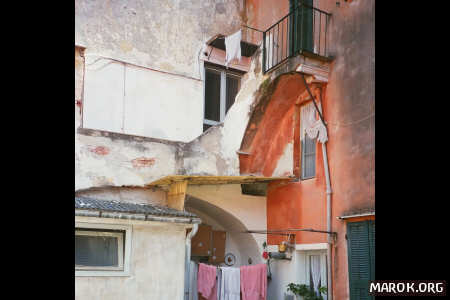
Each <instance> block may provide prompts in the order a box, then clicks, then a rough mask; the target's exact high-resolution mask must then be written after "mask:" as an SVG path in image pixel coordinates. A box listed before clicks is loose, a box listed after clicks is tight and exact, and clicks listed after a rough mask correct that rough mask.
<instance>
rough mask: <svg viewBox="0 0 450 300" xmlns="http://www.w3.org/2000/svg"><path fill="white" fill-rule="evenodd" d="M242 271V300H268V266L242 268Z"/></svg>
mask: <svg viewBox="0 0 450 300" xmlns="http://www.w3.org/2000/svg"><path fill="white" fill-rule="evenodd" d="M240 271H241V292H242V300H266V295H267V266H266V265H265V264H258V265H254V266H242V267H241V270H240Z"/></svg>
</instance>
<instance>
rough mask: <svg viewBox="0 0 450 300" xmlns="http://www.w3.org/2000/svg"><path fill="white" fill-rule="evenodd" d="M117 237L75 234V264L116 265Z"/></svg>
mask: <svg viewBox="0 0 450 300" xmlns="http://www.w3.org/2000/svg"><path fill="white" fill-rule="evenodd" d="M117 247H118V238H117V237H112V236H90V235H76V236H75V265H81V266H93V267H106V266H108V267H111V266H118V249H117Z"/></svg>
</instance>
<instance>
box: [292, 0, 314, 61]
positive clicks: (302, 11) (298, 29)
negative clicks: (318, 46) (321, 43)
mask: <svg viewBox="0 0 450 300" xmlns="http://www.w3.org/2000/svg"><path fill="white" fill-rule="evenodd" d="M300 3H304V4H306V5H301V6H300V7H298V6H299V4H300ZM312 6H313V0H303V1H302V0H289V11H290V12H293V11H294V9H295V8H297V10H296V11H295V12H294V13H293V14H292V15H291V16H290V18H289V23H290V25H289V28H290V31H291V34H290V36H289V41H290V45H291V47H290V54H291V55H294V54H296V53H298V52H299V51H300V50H307V51H310V52H313V47H314V46H313V9H312Z"/></svg>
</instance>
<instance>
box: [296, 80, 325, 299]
mask: <svg viewBox="0 0 450 300" xmlns="http://www.w3.org/2000/svg"><path fill="white" fill-rule="evenodd" d="M300 74H301V76H302V78H303V82H304V84H305V87H306V90H307V91H308V93H309V96H310V97H311V99H312V101H313V103H314V106H315V108H316V110H317V112H318V113H319V117H320V120H322V123H323V125H324V126H325V129H327V124H326V123H325V120H324V119H323V115H322V89H319V99H320V102H319V105H317V104H316V101H315V99H314V96H313V95H312V93H311V90H310V89H309V86H308V84H307V82H306V79H305V75H304V74H303V73H300ZM327 136H328V132H327ZM322 156H323V168H324V171H325V181H326V193H327V231H328V232H331V193H332V190H331V182H330V169H329V167H328V155H327V146H326V142H324V143H322ZM327 243H328V247H327V257H328V263H327V274H328V276H327V277H328V280H327V282H328V285H327V290H328V300H333V282H332V276H331V269H332V268H331V247H332V245H333V238H332V235H331V234H328V239H327Z"/></svg>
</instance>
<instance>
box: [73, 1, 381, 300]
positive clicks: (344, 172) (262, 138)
mask: <svg viewBox="0 0 450 300" xmlns="http://www.w3.org/2000/svg"><path fill="white" fill-rule="evenodd" d="M75 12H76V15H75V21H76V22H75V29H76V31H75V214H76V219H75V223H76V274H75V278H76V279H75V280H76V298H77V299H99V298H102V299H186V297H187V298H188V299H191V298H189V296H190V295H189V292H190V290H189V284H188V283H187V282H188V280H187V279H188V277H189V275H190V269H189V267H188V265H189V264H188V262H189V261H190V260H191V259H201V261H205V260H206V261H208V262H209V263H212V264H225V263H226V261H225V258H226V257H227V258H229V257H233V259H234V261H233V262H232V263H233V265H234V266H241V265H248V264H257V263H268V265H269V270H270V279H269V280H268V296H267V299H271V300H272V299H285V298H286V299H288V298H289V295H290V293H289V292H288V291H287V284H289V283H291V282H292V283H304V284H307V285H308V286H311V287H317V285H318V284H319V286H321V287H326V288H327V293H325V294H323V295H324V297H325V298H327V299H366V298H365V297H367V295H365V294H364V293H365V291H364V288H361V285H362V286H363V285H364V282H365V281H367V280H369V279H371V278H373V277H372V276H373V274H372V273H373V272H374V270H373V261H374V254H373V245H374V237H373V233H374V220H375V209H374V204H375V200H374V197H375V193H374V177H375V175H374V174H375V173H374V157H375V154H374V149H375V145H374V103H375V98H374V97H375V92H374V76H375V74H374V1H359V0H357V1H355V0H354V1H338V2H336V1H326V0H314V1H305V2H299V1H289V0H283V1H276V0H265V1H262V0H207V1H193V0H189V1H179V0H171V1H143V0H134V1H113V2H102V1H86V0H76V1H75ZM238 30H241V31H242V42H241V51H242V58H241V59H240V60H239V61H238V60H234V61H232V62H231V63H230V64H229V65H228V66H226V62H225V59H226V49H225V46H224V37H225V36H228V35H230V34H233V33H234V32H236V31H238ZM322 120H323V121H324V123H321V122H322ZM321 124H322V125H321ZM323 124H325V125H323ZM312 125H316V131H314V128H313V126H312ZM314 134H315V135H314ZM323 135H325V136H326V138H323ZM305 229H306V230H307V231H304V230H305ZM206 236H207V237H208V238H205V237H206ZM211 236H212V238H210V237H211ZM366 236H367V237H366ZM191 239H192V240H191ZM283 242H288V244H287V245H288V247H287V248H288V249H287V250H286V251H285V252H283V253H282V254H283V255H281V256H279V258H271V259H269V260H268V261H267V260H266V259H265V258H263V252H264V251H268V252H270V253H274V255H273V257H275V256H276V255H275V253H278V254H279V253H280V252H279V251H280V248H279V245H280V244H282V243H283ZM191 243H192V245H191ZM366 244H367V245H366ZM86 245H91V246H89V247H91V248H89V247H88V246H86ZM285 245H286V244H285ZM356 245H363V246H361V247H362V248H361V249H359V248H358V247H356ZM96 247H97V248H96ZM364 247H366V248H364ZM106 248H107V249H108V250H107V251H109V252H108V253H106V252H105V253H104V255H103V256H101V255H100V256H95V255H92V253H93V252H95V251H100V252H101V251H106V250H104V249H106ZM83 251H85V252H83ZM358 251H361V253H366V254H367V255H366V256H367V257H366V256H364V257H363V258H361V257H360V255H358V254H359V253H358ZM352 253H353V256H352ZM99 257H101V258H99ZM358 259H359V260H358ZM102 263H103V264H108V267H107V268H106V267H104V266H103V267H99V266H100V265H102ZM360 265H363V266H367V267H363V268H359V267H357V266H360ZM366 273H368V275H367V276H365V275H364V274H366ZM312 274H314V275H312ZM313 277H314V278H313ZM317 280H319V281H317ZM316 281H317V282H318V283H317V282H316ZM315 282H316V283H315ZM361 282H362V283H361Z"/></svg>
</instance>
